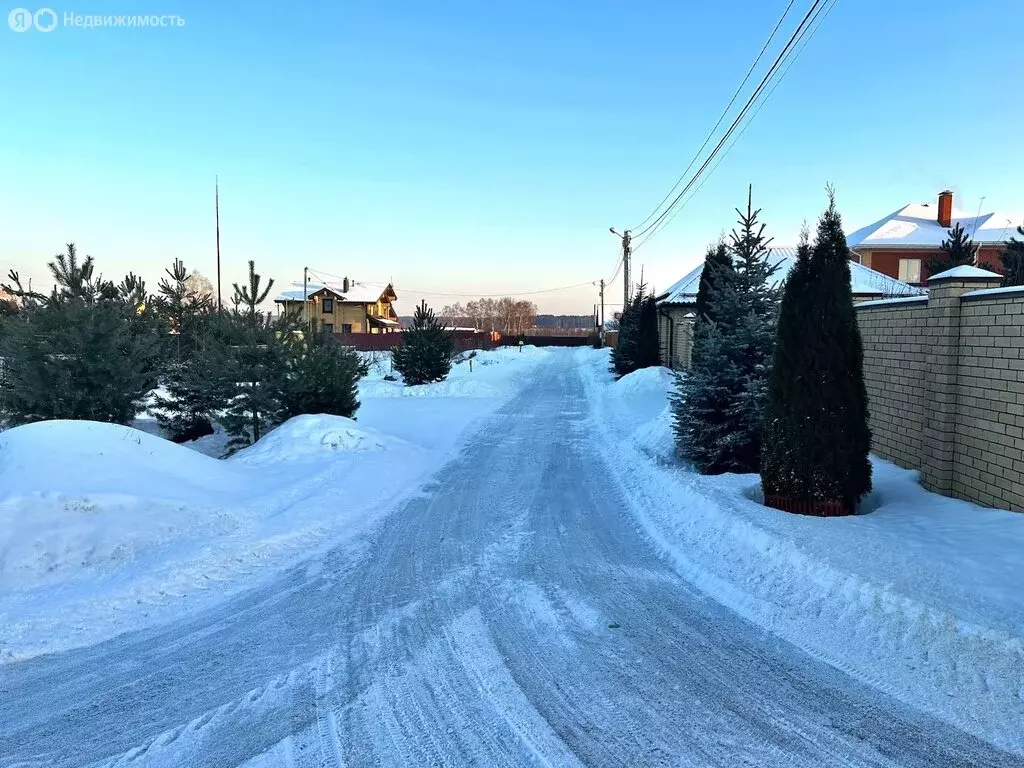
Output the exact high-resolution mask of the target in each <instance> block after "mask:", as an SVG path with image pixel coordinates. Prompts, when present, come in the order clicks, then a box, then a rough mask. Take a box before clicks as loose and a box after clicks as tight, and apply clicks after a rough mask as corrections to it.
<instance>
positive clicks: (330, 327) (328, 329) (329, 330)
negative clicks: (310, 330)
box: [324, 323, 334, 333]
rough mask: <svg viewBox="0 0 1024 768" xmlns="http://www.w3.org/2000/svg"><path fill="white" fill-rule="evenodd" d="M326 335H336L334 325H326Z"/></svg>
mask: <svg viewBox="0 0 1024 768" xmlns="http://www.w3.org/2000/svg"><path fill="white" fill-rule="evenodd" d="M324 333H334V323H324Z"/></svg>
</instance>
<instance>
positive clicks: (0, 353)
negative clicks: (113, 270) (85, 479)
mask: <svg viewBox="0 0 1024 768" xmlns="http://www.w3.org/2000/svg"><path fill="white" fill-rule="evenodd" d="M5 329H6V332H5V333H4V334H3V339H2V341H0V357H2V358H3V359H4V387H3V391H2V392H0V401H2V402H0V410H3V411H4V412H5V414H6V415H7V418H8V419H10V421H11V423H14V424H23V423H28V422H33V421H42V420H46V419H89V420H92V421H107V422H114V423H118V424H128V423H130V422H131V421H132V420H133V419H134V418H135V415H136V413H137V412H138V410H139V409H140V407H141V404H142V401H143V399H144V398H145V396H146V394H147V393H148V392H149V391H150V390H151V389H152V388H153V386H154V385H155V381H156V371H157V368H158V363H159V360H160V357H161V354H162V338H161V336H160V335H159V333H158V330H157V326H156V325H155V324H154V323H150V322H143V321H137V322H133V319H132V318H131V317H130V316H128V313H127V312H126V310H125V308H124V307H123V306H122V305H120V304H119V303H118V302H115V301H110V300H103V301H99V302H97V303H93V304H88V303H86V302H85V301H83V300H82V299H81V298H77V297H75V298H67V299H59V300H57V301H51V302H48V303H47V304H46V305H45V306H41V307H37V308H35V309H30V310H26V311H25V312H24V313H22V314H20V315H18V316H15V317H12V318H10V319H9V321H8V322H5Z"/></svg>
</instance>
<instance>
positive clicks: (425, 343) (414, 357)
mask: <svg viewBox="0 0 1024 768" xmlns="http://www.w3.org/2000/svg"><path fill="white" fill-rule="evenodd" d="M454 353H455V340H454V338H453V337H452V334H451V333H450V332H448V331H447V330H445V328H444V326H443V325H442V324H441V322H440V321H439V320H438V319H437V318H435V317H434V312H433V310H431V309H428V308H427V305H426V303H425V302H424V303H422V304H420V306H418V307H417V308H416V313H415V314H414V315H413V319H412V328H407V329H406V330H405V331H404V332H403V334H402V344H401V345H400V346H397V347H395V349H394V351H393V352H392V353H391V359H392V364H393V365H394V367H395V370H397V371H398V372H399V373H401V374H402V378H403V379H404V380H405V383H406V385H407V386H415V385H418V384H428V383H430V382H432V381H443V380H444V379H445V378H446V377H447V376H448V372H449V371H450V370H451V368H452V356H453V355H454Z"/></svg>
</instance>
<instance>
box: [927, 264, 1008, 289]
mask: <svg viewBox="0 0 1024 768" xmlns="http://www.w3.org/2000/svg"><path fill="white" fill-rule="evenodd" d="M1002 279H1003V276H1002V275H1000V274H998V273H996V272H989V271H988V270H987V269H980V268H979V267H972V266H970V265H969V264H963V265H961V266H959V267H953V268H952V269H947V270H946V271H945V272H939V274H937V275H933V276H932V277H930V278H928V283H929V284H931V283H937V282H940V281H942V280H970V281H971V282H973V281H975V280H985V281H988V280H1002Z"/></svg>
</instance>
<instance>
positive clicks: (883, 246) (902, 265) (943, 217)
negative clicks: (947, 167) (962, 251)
mask: <svg viewBox="0 0 1024 768" xmlns="http://www.w3.org/2000/svg"><path fill="white" fill-rule="evenodd" d="M1022 222H1024V216H1022V215H1019V214H1018V215H1011V214H1005V213H982V214H981V215H980V216H972V215H970V214H967V213H964V212H963V211H957V210H955V209H954V208H953V193H952V192H950V191H949V190H946V191H944V192H940V193H939V199H938V202H937V203H911V204H910V205H905V206H903V207H902V208H900V209H899V210H898V211H895V212H894V213H891V214H889V215H888V216H886V217H885V218H884V219H881V220H880V221H876V222H875V223H874V224H869V225H868V226H866V227H862V228H861V229H858V230H857V231H856V232H852V233H850V234H848V235H847V236H846V242H847V244H848V245H849V246H850V248H851V249H852V250H853V252H854V257H855V258H856V259H858V260H859V262H860V263H861V264H863V265H864V266H865V267H870V268H871V269H874V270H875V271H877V272H881V273H883V274H885V275H889V277H895V278H896V279H897V280H902V281H903V282H906V283H911V284H914V285H924V284H926V283H927V281H928V278H929V274H928V261H929V259H932V258H934V257H935V256H937V255H938V253H939V252H940V250H941V248H940V246H941V245H942V241H943V240H946V239H948V238H949V230H950V229H952V228H953V227H954V226H956V225H957V224H960V225H961V226H962V227H963V228H964V230H965V231H966V232H967V234H968V235H970V237H971V240H972V241H973V242H975V243H977V244H978V245H979V248H978V259H977V262H978V263H977V265H976V266H979V267H982V268H984V269H989V270H992V271H993V272H1002V269H1003V264H1002V261H1001V259H1000V257H1001V256H1002V253H1003V250H1004V249H1005V246H1006V240H1007V239H1008V238H1010V237H1011V236H1012V235H1014V234H1015V233H1016V231H1017V227H1018V226H1019V225H1020V224H1021V223H1022Z"/></svg>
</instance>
